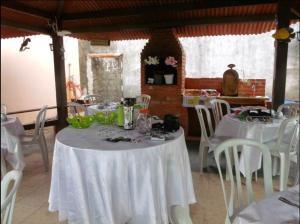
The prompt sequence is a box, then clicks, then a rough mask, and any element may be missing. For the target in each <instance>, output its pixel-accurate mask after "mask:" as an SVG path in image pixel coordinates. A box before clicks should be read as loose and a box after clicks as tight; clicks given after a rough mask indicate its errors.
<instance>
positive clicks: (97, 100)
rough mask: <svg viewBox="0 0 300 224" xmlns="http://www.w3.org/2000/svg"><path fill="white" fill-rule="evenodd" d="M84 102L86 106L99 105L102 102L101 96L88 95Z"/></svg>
mask: <svg viewBox="0 0 300 224" xmlns="http://www.w3.org/2000/svg"><path fill="white" fill-rule="evenodd" d="M83 101H84V103H86V104H97V103H100V102H101V96H100V95H97V94H91V95H87V96H85V97H84V98H83Z"/></svg>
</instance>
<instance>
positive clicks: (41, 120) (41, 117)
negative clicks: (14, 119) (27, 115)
mask: <svg viewBox="0 0 300 224" xmlns="http://www.w3.org/2000/svg"><path fill="white" fill-rule="evenodd" d="M46 113H47V105H45V106H43V107H42V108H41V109H40V111H39V113H38V114H37V116H36V119H35V128H34V137H33V140H35V139H37V138H39V137H40V136H41V134H42V133H43V131H44V125H45V121H46Z"/></svg>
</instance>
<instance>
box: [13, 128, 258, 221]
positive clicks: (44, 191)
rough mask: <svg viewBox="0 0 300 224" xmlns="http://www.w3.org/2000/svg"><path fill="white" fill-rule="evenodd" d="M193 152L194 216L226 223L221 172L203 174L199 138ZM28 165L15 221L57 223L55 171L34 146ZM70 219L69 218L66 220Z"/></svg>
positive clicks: (50, 144)
mask: <svg viewBox="0 0 300 224" xmlns="http://www.w3.org/2000/svg"><path fill="white" fill-rule="evenodd" d="M46 138H47V142H48V148H49V151H50V152H49V156H50V161H51V158H52V153H53V145H54V134H53V129H51V128H47V129H46ZM188 146H189V153H190V157H191V158H192V159H191V165H192V170H195V171H193V181H194V189H195V192H196V197H197V203H196V204H194V205H192V206H191V217H192V220H193V223H194V224H202V223H203V224H221V223H224V217H225V206H224V201H223V194H222V189H221V185H220V181H219V176H218V175H217V173H216V172H215V171H213V170H211V171H210V172H208V173H204V174H202V175H200V174H199V172H198V171H197V169H198V168H197V159H195V158H197V142H196V143H189V144H188ZM25 162H26V168H25V170H24V172H23V180H22V183H21V186H20V189H19V191H18V193H17V199H16V205H15V212H14V220H13V223H14V224H21V223H22V224H55V223H58V214H57V213H55V212H49V211H48V196H49V188H50V182H51V171H49V172H44V167H43V163H42V159H41V155H40V153H39V151H38V149H30V154H29V155H26V156H25ZM254 192H257V193H258V197H261V195H262V192H263V184H262V180H261V178H259V181H258V183H254ZM64 223H67V222H64Z"/></svg>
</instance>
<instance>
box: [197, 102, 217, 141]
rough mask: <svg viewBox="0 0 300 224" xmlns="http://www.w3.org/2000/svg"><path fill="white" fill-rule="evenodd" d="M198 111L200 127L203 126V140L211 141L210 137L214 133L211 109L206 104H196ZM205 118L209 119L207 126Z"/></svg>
mask: <svg viewBox="0 0 300 224" xmlns="http://www.w3.org/2000/svg"><path fill="white" fill-rule="evenodd" d="M195 109H196V111H197V115H198V119H199V123H200V128H201V141H207V142H208V141H209V137H210V136H212V135H213V134H214V131H213V127H212V122H211V117H210V113H209V110H208V109H207V107H206V106H204V105H195ZM205 119H206V121H207V126H206V124H205Z"/></svg>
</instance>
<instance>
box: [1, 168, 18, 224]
mask: <svg viewBox="0 0 300 224" xmlns="http://www.w3.org/2000/svg"><path fill="white" fill-rule="evenodd" d="M21 179H22V172H21V171H18V170H12V171H9V172H8V173H7V174H5V176H4V177H3V179H2V180H1V224H11V223H12V219H13V212H14V205H15V200H16V193H17V190H18V188H19V186H20V183H21ZM11 181H14V184H13V186H12V188H10V187H9V186H10V183H11ZM9 189H11V190H10V191H9Z"/></svg>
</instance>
